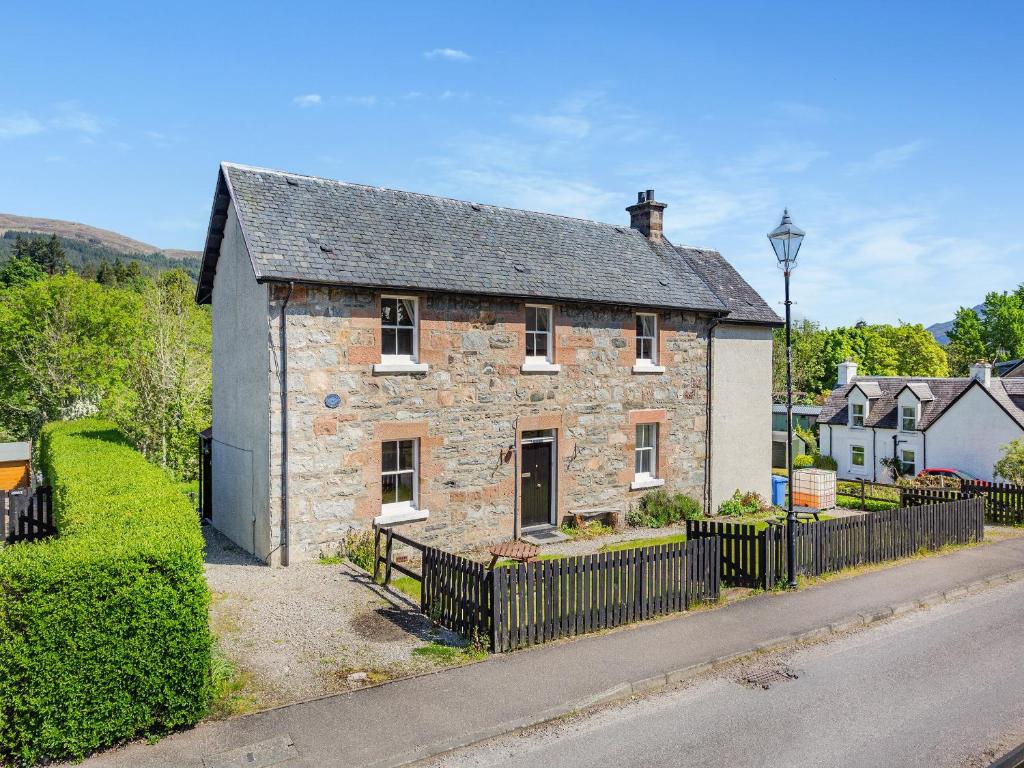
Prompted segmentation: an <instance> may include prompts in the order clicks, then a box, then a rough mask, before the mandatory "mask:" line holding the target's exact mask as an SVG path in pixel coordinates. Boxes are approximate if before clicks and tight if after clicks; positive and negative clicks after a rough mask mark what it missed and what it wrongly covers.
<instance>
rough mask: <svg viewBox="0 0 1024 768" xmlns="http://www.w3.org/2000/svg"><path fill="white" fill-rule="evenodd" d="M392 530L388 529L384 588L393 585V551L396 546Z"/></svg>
mask: <svg viewBox="0 0 1024 768" xmlns="http://www.w3.org/2000/svg"><path fill="white" fill-rule="evenodd" d="M391 536H392V529H391V528H390V527H389V528H388V535H387V544H386V547H385V554H384V586H385V587H386V586H388V585H389V584H391V549H392V547H393V546H394V539H392V538H391Z"/></svg>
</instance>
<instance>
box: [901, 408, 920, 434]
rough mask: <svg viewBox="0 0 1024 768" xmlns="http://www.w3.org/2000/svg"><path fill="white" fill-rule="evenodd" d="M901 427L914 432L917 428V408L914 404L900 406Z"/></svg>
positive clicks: (905, 430)
mask: <svg viewBox="0 0 1024 768" xmlns="http://www.w3.org/2000/svg"><path fill="white" fill-rule="evenodd" d="M900 429H902V430H903V431H904V432H913V431H914V430H915V429H917V408H916V407H915V406H913V405H904V406H902V407H901V408H900Z"/></svg>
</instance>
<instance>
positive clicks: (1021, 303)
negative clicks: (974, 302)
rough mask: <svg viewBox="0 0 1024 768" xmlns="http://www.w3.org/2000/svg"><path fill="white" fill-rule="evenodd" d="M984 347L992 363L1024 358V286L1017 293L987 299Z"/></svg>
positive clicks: (995, 295)
mask: <svg viewBox="0 0 1024 768" xmlns="http://www.w3.org/2000/svg"><path fill="white" fill-rule="evenodd" d="M984 316H985V319H984V321H983V323H982V325H983V328H984V336H983V338H984V339H985V347H986V349H987V351H988V355H989V359H990V360H992V361H997V360H1009V359H1013V358H1018V357H1022V356H1024V285H1021V286H1019V287H1018V288H1017V290H1016V291H1015V292H1014V293H1006V292H1005V291H1004V292H1003V293H996V292H992V293H990V294H988V295H987V296H986V297H985V304H984Z"/></svg>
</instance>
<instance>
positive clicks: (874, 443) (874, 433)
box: [871, 427, 878, 483]
mask: <svg viewBox="0 0 1024 768" xmlns="http://www.w3.org/2000/svg"><path fill="white" fill-rule="evenodd" d="M871 482H873V483H877V482H878V430H877V429H875V428H874V427H872V428H871Z"/></svg>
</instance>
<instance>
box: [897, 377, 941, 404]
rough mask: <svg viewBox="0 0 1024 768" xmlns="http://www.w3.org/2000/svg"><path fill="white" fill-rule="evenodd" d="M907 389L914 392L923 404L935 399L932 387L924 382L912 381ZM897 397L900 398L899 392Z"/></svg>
mask: <svg viewBox="0 0 1024 768" xmlns="http://www.w3.org/2000/svg"><path fill="white" fill-rule="evenodd" d="M906 388H907V389H909V390H910V391H911V392H913V393H914V394H915V395H916V396H917V399H918V400H920V401H921V402H925V401H926V400H934V399H935V395H933V394H932V390H931V387H929V386H928V384H927V383H926V382H924V381H912V382H910V383H909V384H907V385H906ZM896 395H897V397H898V396H899V392H897V393H896Z"/></svg>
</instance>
